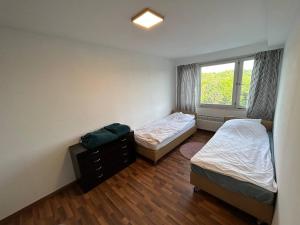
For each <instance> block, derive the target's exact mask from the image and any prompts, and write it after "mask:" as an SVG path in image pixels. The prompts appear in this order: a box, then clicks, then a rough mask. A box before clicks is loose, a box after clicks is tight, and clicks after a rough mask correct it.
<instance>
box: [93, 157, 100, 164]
mask: <svg viewBox="0 0 300 225" xmlns="http://www.w3.org/2000/svg"><path fill="white" fill-rule="evenodd" d="M100 160H101V159H100V158H99V159H97V160H94V161H93V163H98V162H100Z"/></svg>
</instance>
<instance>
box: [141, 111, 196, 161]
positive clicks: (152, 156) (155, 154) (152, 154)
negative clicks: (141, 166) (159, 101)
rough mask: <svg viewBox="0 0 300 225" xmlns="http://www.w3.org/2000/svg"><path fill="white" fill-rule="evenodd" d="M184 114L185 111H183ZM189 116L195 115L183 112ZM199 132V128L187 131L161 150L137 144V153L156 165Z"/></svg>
mask: <svg viewBox="0 0 300 225" xmlns="http://www.w3.org/2000/svg"><path fill="white" fill-rule="evenodd" d="M174 112H179V111H178V110H173V111H172V113H174ZM181 112H183V111H181ZM183 113H188V114H194V113H189V112H183ZM195 119H196V117H195ZM196 131H197V127H196V126H194V127H192V128H191V129H189V130H187V131H186V132H184V133H183V134H181V135H180V136H179V137H177V138H176V139H175V140H173V141H171V142H170V143H168V144H167V145H165V146H163V147H162V148H160V149H157V150H153V149H150V148H146V147H144V146H142V145H140V144H139V143H136V151H137V153H138V154H140V155H141V156H143V157H145V158H147V159H149V160H150V161H151V162H153V164H156V163H157V162H158V160H159V159H161V158H162V157H163V156H165V155H166V154H168V153H169V152H170V151H172V150H173V149H174V148H176V147H177V146H178V145H180V144H181V143H182V142H184V141H185V140H186V139H188V138H189V137H190V136H192V135H193V134H194V133H195V132H196Z"/></svg>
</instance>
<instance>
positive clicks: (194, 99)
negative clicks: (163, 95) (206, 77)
mask: <svg viewBox="0 0 300 225" xmlns="http://www.w3.org/2000/svg"><path fill="white" fill-rule="evenodd" d="M200 73H201V67H200V65H199V64H189V65H182V66H178V67H177V110H180V111H183V112H189V113H196V109H197V106H198V105H199V102H200Z"/></svg>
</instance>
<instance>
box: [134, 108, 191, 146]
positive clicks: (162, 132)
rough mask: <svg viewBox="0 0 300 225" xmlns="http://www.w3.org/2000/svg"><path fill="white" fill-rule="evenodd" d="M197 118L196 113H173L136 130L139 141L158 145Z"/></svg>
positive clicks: (135, 134) (136, 137)
mask: <svg viewBox="0 0 300 225" xmlns="http://www.w3.org/2000/svg"><path fill="white" fill-rule="evenodd" d="M193 120H195V116H194V115H190V114H184V113H181V112H178V113H173V114H171V115H169V116H167V117H165V118H163V119H160V120H157V121H154V122H152V123H150V124H148V125H145V126H144V127H141V128H139V129H136V130H135V131H134V136H135V139H136V141H137V142H138V143H147V144H150V145H157V144H159V143H161V142H163V141H164V140H166V139H168V138H170V137H172V136H173V135H175V134H177V133H179V132H180V131H181V130H182V129H183V128H184V127H185V126H186V125H187V124H189V123H190V122H191V121H193Z"/></svg>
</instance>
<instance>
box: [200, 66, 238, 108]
mask: <svg viewBox="0 0 300 225" xmlns="http://www.w3.org/2000/svg"><path fill="white" fill-rule="evenodd" d="M234 69H235V63H226V64H219V65H213V66H204V67H201V95H200V96H201V103H202V104H218V105H232V94H233V81H234Z"/></svg>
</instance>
